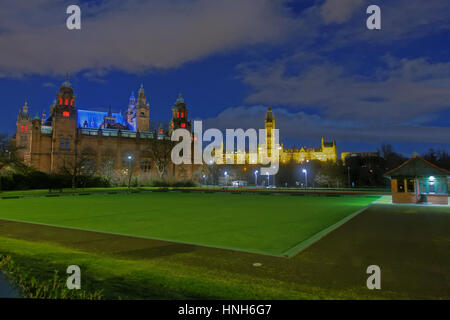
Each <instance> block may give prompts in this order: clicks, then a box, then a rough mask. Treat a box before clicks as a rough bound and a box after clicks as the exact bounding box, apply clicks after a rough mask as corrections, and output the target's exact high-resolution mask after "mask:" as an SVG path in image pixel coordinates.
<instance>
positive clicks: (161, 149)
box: [145, 135, 175, 179]
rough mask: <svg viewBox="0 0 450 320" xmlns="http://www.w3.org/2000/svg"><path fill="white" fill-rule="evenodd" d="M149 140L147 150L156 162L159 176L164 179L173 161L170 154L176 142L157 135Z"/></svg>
mask: <svg viewBox="0 0 450 320" xmlns="http://www.w3.org/2000/svg"><path fill="white" fill-rule="evenodd" d="M147 141H148V145H147V147H146V150H145V151H146V153H147V154H148V155H149V157H150V159H151V160H152V161H153V163H155V166H156V170H157V171H158V174H159V178H160V179H162V178H163V177H164V176H165V174H166V173H167V169H168V167H169V165H170V164H171V163H172V160H171V157H170V156H171V153H172V148H173V146H174V145H175V144H174V142H173V141H171V140H169V139H158V138H157V137H156V135H155V137H153V138H152V139H148V140H147Z"/></svg>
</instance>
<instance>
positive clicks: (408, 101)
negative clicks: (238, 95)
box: [242, 57, 450, 122]
mask: <svg viewBox="0 0 450 320" xmlns="http://www.w3.org/2000/svg"><path fill="white" fill-rule="evenodd" d="M293 59H294V62H295V60H296V59H297V58H296V57H294V58H293ZM387 62H388V64H389V66H388V67H387V68H385V69H380V70H378V71H377V72H376V77H375V78H373V77H371V78H369V77H365V76H360V75H355V74H349V73H348V72H347V71H346V70H345V69H344V68H343V67H341V66H338V65H334V64H331V63H328V62H324V61H313V63H311V64H310V65H307V64H306V65H307V66H306V67H303V68H301V70H300V71H299V72H298V73H295V74H292V70H289V67H288V66H290V64H292V63H293V61H292V59H287V60H283V59H282V60H280V61H277V62H274V63H272V64H268V65H265V66H258V67H257V68H256V69H255V68H249V69H245V68H243V69H242V79H243V81H244V83H246V84H247V85H249V86H250V87H251V88H252V89H253V92H252V93H251V94H250V95H249V96H248V98H247V102H248V103H271V104H275V105H290V106H293V107H297V108H307V107H312V108H314V109H315V110H316V111H318V112H320V113H323V114H325V115H326V116H327V117H329V118H332V119H347V118H350V119H355V120H362V121H366V122H380V121H389V122H401V121H408V120H412V119H417V118H418V117H420V116H422V115H423V114H427V113H433V112H439V111H442V110H445V109H448V108H450V85H449V84H450V62H446V63H430V62H428V61H426V60H425V59H413V60H407V59H402V60H399V59H394V58H390V57H389V58H387ZM288 70H289V71H290V73H289V74H287V71H288Z"/></svg>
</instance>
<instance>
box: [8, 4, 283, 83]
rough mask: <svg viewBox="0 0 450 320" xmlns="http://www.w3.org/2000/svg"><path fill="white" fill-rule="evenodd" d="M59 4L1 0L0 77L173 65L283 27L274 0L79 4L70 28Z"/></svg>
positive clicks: (266, 37)
mask: <svg viewBox="0 0 450 320" xmlns="http://www.w3.org/2000/svg"><path fill="white" fill-rule="evenodd" d="M66 6H67V2H66V1H61V0H55V1H51V0H43V1H39V2H38V1H36V2H35V1H28V0H19V1H17V0H14V1H13V0H6V3H5V1H3V3H2V10H1V11H0V12H1V13H0V48H2V50H0V74H2V75H3V76H7V75H15V76H20V75H22V74H58V75H60V74H64V73H65V72H66V71H68V72H71V73H74V72H78V71H81V70H96V69H100V70H110V69H117V70H124V71H127V72H143V71H146V70H149V69H153V68H172V67H177V66H179V65H181V64H183V63H186V62H188V61H194V60H196V59H200V58H202V57H205V56H208V55H211V54H214V53H218V52H224V51H228V50H233V49H236V48H241V47H244V46H248V45H253V44H259V43H272V42H277V41H279V40H280V39H281V38H283V35H285V34H286V33H287V26H288V24H289V19H288V18H286V16H285V12H284V11H283V10H282V9H281V3H280V4H276V3H275V2H274V1H271V0H241V1H217V0H214V1H212V0H189V1H188V0H186V1H166V0H164V1H163V0H153V1H146V2H144V1H138V0H128V1H119V0H111V1H106V2H101V3H100V4H98V5H87V4H84V3H83V4H80V7H81V10H82V29H81V30H75V31H69V30H67V28H66V26H65V19H66V17H67V15H66V13H65V9H66Z"/></svg>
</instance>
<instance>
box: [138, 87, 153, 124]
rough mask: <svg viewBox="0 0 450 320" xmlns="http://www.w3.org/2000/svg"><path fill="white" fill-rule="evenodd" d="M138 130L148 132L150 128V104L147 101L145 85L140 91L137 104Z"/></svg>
mask: <svg viewBox="0 0 450 320" xmlns="http://www.w3.org/2000/svg"><path fill="white" fill-rule="evenodd" d="M136 130H137V131H141V132H148V131H149V130H150V105H149V104H148V103H147V97H146V96H145V90H144V85H142V84H141V88H140V89H139V92H138V101H137V104H136Z"/></svg>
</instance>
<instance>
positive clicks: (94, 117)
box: [77, 110, 136, 131]
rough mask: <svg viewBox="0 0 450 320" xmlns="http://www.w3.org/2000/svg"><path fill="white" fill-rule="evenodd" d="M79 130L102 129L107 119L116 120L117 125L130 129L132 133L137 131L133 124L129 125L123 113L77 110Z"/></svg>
mask: <svg viewBox="0 0 450 320" xmlns="http://www.w3.org/2000/svg"><path fill="white" fill-rule="evenodd" d="M77 115H78V120H77V126H78V127H79V128H91V129H101V128H102V126H104V124H105V118H114V121H115V124H120V125H122V126H123V127H128V130H130V131H136V127H135V126H133V123H131V124H130V123H128V122H127V119H125V118H124V116H123V115H122V114H121V113H109V112H101V111H89V110H77Z"/></svg>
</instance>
